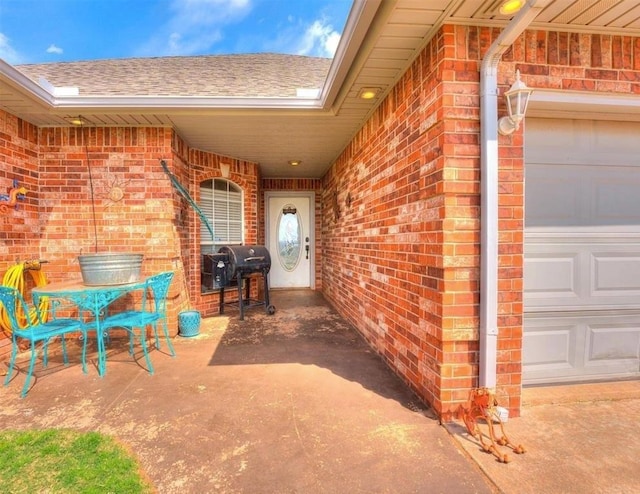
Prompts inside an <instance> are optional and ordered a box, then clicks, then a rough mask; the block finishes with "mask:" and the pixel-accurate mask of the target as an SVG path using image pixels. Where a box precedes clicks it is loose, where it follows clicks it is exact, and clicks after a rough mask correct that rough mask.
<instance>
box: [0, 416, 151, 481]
mask: <svg viewBox="0 0 640 494" xmlns="http://www.w3.org/2000/svg"><path fill="white" fill-rule="evenodd" d="M0 492H2V493H7V494H18V493H25V494H26V493H29V494H31V493H45V492H46V493H51V494H53V493H65V494H72V493H83V494H84V493H87V494H90V493H96V494H98V493H100V494H107V493H118V494H119V493H127V494H135V493H141V494H148V493H152V492H154V490H153V487H152V486H151V484H150V483H149V482H147V481H146V480H144V479H143V477H142V476H141V475H140V467H139V465H138V463H137V461H136V460H135V458H134V457H133V456H132V455H130V454H129V452H128V451H126V449H125V448H124V447H122V445H120V444H119V443H117V442H116V440H114V439H113V438H111V437H108V436H104V435H102V434H99V433H97V432H89V433H81V432H75V431H70V430H58V429H50V430H43V431H24V432H19V431H0Z"/></svg>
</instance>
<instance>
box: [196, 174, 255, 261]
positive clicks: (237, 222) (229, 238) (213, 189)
mask: <svg viewBox="0 0 640 494" xmlns="http://www.w3.org/2000/svg"><path fill="white" fill-rule="evenodd" d="M199 206H200V209H201V210H202V212H203V214H204V215H205V216H206V217H207V219H208V220H209V222H210V223H211V225H212V227H213V234H214V239H213V240H212V239H211V234H210V233H209V229H208V228H207V226H206V225H205V224H204V223H202V224H201V225H200V239H201V240H200V242H201V247H202V248H201V250H202V252H203V253H208V252H217V250H218V248H219V247H220V246H222V245H230V244H242V238H243V232H244V227H243V217H242V216H243V215H242V213H243V207H242V190H241V189H240V187H238V186H237V185H235V184H234V183H232V182H229V181H228V180H223V179H213V180H206V181H204V182H202V183H201V184H200V204H199Z"/></svg>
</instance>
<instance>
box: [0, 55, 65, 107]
mask: <svg viewBox="0 0 640 494" xmlns="http://www.w3.org/2000/svg"><path fill="white" fill-rule="evenodd" d="M0 79H2V80H4V81H5V82H7V83H8V84H10V85H12V86H13V87H15V88H17V89H19V90H20V91H21V92H23V93H25V94H27V95H28V96H30V97H32V98H34V99H36V100H38V101H40V102H41V103H44V104H45V105H50V106H51V105H53V104H54V101H55V97H54V95H53V94H52V93H51V92H50V91H48V90H47V89H46V88H44V87H42V86H40V85H39V84H37V83H36V82H34V81H32V80H31V79H29V78H28V77H27V76H26V75H24V74H23V73H22V72H20V71H19V70H17V69H15V68H14V67H13V66H12V65H10V64H8V63H7V62H5V61H4V60H2V59H1V58H0Z"/></svg>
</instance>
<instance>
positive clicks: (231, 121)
mask: <svg viewBox="0 0 640 494" xmlns="http://www.w3.org/2000/svg"><path fill="white" fill-rule="evenodd" d="M530 1H531V0H530ZM500 3H501V0H430V1H428V2H425V1H423V0H355V2H354V6H353V9H352V11H351V14H350V16H349V19H348V20H347V24H346V28H345V32H344V34H343V37H342V41H341V44H340V47H339V48H338V53H337V55H336V58H335V60H334V62H333V64H332V65H331V68H330V69H329V76H328V78H327V82H326V83H325V86H324V88H322V91H321V94H320V97H319V98H318V99H314V98H275V99H264V98H262V99H259V98H193V97H189V98H187V97H162V98H154V97H149V96H145V97H142V96H135V95H133V96H127V97H113V96H109V97H96V96H90V97H89V96H84V97H83V96H82V95H79V96H68V95H67V96H65V95H64V94H55V95H54V94H53V93H52V88H49V89H47V88H44V87H42V86H40V85H39V84H37V83H35V82H34V81H33V80H31V79H29V78H28V77H26V76H25V75H24V74H22V73H21V72H20V71H19V70H17V69H15V68H14V67H11V66H10V65H8V64H5V63H4V62H1V61H0V62H1V63H0V108H2V109H4V110H6V111H8V112H10V113H12V114H14V115H17V116H19V117H21V118H24V119H25V120H27V121H29V122H32V123H34V124H36V125H39V126H68V125H69V123H68V119H69V118H70V117H72V116H77V115H79V114H80V115H82V116H83V117H84V118H85V119H86V120H87V121H88V122H90V123H91V125H99V126H149V125H151V126H172V127H174V128H175V129H176V131H177V132H178V133H179V134H180V135H181V136H182V137H183V138H184V139H185V140H186V141H187V143H188V144H189V145H190V146H192V147H195V148H198V149H202V150H205V151H210V152H213V153H217V154H221V155H226V156H232V157H236V158H240V159H245V160H249V161H254V162H257V163H260V166H261V170H262V175H263V177H267V178H268V177H301V178H320V177H322V176H323V174H324V173H325V172H326V170H327V169H328V167H329V166H330V165H331V163H332V162H333V161H334V160H335V159H336V158H337V157H338V156H339V154H340V152H341V151H342V150H343V149H344V147H345V146H346V145H347V144H348V142H349V141H350V139H351V138H352V137H353V135H354V134H355V133H356V132H357V130H358V129H359V128H360V127H361V125H362V124H363V122H365V121H366V119H367V118H368V116H369V115H370V114H371V112H372V111H373V110H374V109H375V107H376V106H377V105H378V104H379V103H380V102H381V101H382V99H383V97H384V96H385V94H386V93H388V92H389V91H390V90H391V88H392V87H393V85H394V84H395V83H396V81H397V80H398V79H399V78H400V77H401V75H402V74H403V73H404V72H405V71H406V69H407V68H408V66H409V65H410V63H411V62H412V61H413V60H414V58H415V57H416V56H417V54H418V53H419V52H420V51H421V49H422V48H423V47H424V46H425V45H426V43H427V42H428V41H429V40H430V39H431V38H432V36H433V35H434V34H435V33H436V32H437V30H438V29H439V27H440V26H441V25H442V24H444V23H457V24H473V25H484V26H495V27H502V26H504V25H505V24H506V23H507V22H508V21H509V18H508V17H505V16H502V15H500V14H499V13H498V8H499V6H500ZM542 3H546V4H547V5H546V7H545V8H544V10H543V11H542V12H541V14H540V15H539V16H538V18H537V19H536V21H535V22H534V23H533V24H532V26H531V27H532V28H542V29H552V30H562V31H572V32H584V33H595V32H598V33H604V34H622V35H627V36H640V4H639V3H638V1H637V0H542ZM363 87H375V88H379V94H378V97H377V98H375V99H373V100H362V99H360V98H359V97H358V94H359V92H360V90H361V89H362V88H363ZM292 159H296V160H302V164H301V165H300V166H297V167H291V166H289V165H288V163H287V162H288V160H292Z"/></svg>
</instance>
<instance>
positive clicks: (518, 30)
mask: <svg viewBox="0 0 640 494" xmlns="http://www.w3.org/2000/svg"><path fill="white" fill-rule="evenodd" d="M548 2H549V0H528V1H527V3H526V5H525V6H524V7H523V8H522V9H521V10H520V12H518V13H517V14H516V16H515V17H514V18H513V19H512V20H511V21H510V22H509V24H507V26H506V27H505V29H504V31H502V32H501V33H500V36H498V38H497V39H496V40H495V41H494V42H493V44H492V45H491V46H490V47H489V50H488V51H487V53H486V54H485V56H484V58H483V60H482V66H481V69H480V143H481V144H480V146H481V152H480V174H481V175H480V176H481V179H480V182H481V193H480V194H481V195H480V201H481V202H480V209H481V216H480V242H481V254H480V359H479V367H480V368H479V375H480V381H479V386H480V387H486V388H490V389H495V387H496V376H497V362H498V63H499V62H500V59H501V58H502V55H503V54H504V52H505V51H507V49H508V48H509V47H510V46H511V45H512V44H513V43H514V41H515V40H516V38H518V36H520V34H522V32H523V31H524V30H525V29H527V27H529V25H530V24H531V23H532V22H533V20H534V19H535V18H536V16H537V15H538V14H539V13H540V11H542V9H543V8H544V7H545V6H546V5H547V3H548Z"/></svg>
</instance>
